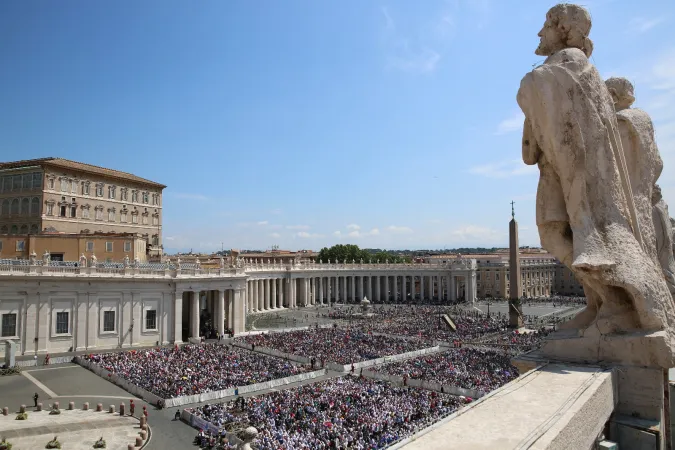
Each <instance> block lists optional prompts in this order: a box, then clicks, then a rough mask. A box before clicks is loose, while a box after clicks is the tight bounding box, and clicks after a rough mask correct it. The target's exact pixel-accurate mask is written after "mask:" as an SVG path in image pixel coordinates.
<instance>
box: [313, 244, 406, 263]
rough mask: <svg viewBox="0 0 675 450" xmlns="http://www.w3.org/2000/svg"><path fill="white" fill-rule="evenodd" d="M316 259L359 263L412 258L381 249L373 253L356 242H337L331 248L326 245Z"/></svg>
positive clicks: (404, 260)
mask: <svg viewBox="0 0 675 450" xmlns="http://www.w3.org/2000/svg"><path fill="white" fill-rule="evenodd" d="M316 259H317V261H322V262H324V263H327V262H328V261H329V260H330V262H332V263H335V262H339V263H344V262H345V260H346V261H347V262H348V263H351V262H352V261H355V262H357V263H359V262H361V260H363V262H364V263H369V262H372V263H377V262H379V263H383V262H385V261H389V262H390V263H401V262H409V261H410V258H408V257H404V256H399V255H396V254H394V253H391V252H387V251H382V250H380V251H377V252H375V253H373V252H369V251H367V250H362V249H360V248H359V246H358V245H354V244H347V245H344V244H337V245H334V246H332V247H330V248H328V247H324V248H322V249H321V250H320V251H319V255H318V256H317V257H316Z"/></svg>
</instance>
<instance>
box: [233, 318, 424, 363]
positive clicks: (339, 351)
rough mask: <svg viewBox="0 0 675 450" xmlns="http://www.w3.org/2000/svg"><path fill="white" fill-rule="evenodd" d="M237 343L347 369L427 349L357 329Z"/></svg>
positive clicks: (321, 330)
mask: <svg viewBox="0 0 675 450" xmlns="http://www.w3.org/2000/svg"><path fill="white" fill-rule="evenodd" d="M235 341H236V342H242V343H246V344H249V345H253V346H255V347H267V348H272V349H275V350H279V351H281V352H284V353H291V354H294V355H299V356H304V357H308V358H316V360H317V361H322V362H323V363H326V362H334V363H337V364H343V365H344V364H351V363H357V362H360V361H368V360H371V359H377V358H382V357H384V356H390V355H397V354H399V353H407V352H411V351H414V350H419V349H421V348H424V347H425V345H424V343H423V342H420V341H418V340H406V339H397V338H392V337H388V336H380V335H374V334H372V333H368V332H364V331H362V330H358V329H355V328H337V327H333V328H313V329H309V330H301V331H290V332H287V333H267V334H258V335H253V336H244V337H241V338H237V339H236V340H235ZM323 363H322V364H321V366H323V365H324V364H323Z"/></svg>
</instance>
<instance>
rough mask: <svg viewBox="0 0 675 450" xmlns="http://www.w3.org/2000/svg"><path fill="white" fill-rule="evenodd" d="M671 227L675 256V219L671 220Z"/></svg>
mask: <svg viewBox="0 0 675 450" xmlns="http://www.w3.org/2000/svg"><path fill="white" fill-rule="evenodd" d="M670 227H671V228H672V229H673V256H675V219H673V218H672V217H671V218H670Z"/></svg>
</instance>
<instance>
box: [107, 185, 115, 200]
mask: <svg viewBox="0 0 675 450" xmlns="http://www.w3.org/2000/svg"><path fill="white" fill-rule="evenodd" d="M116 190H117V187H115V186H108V198H111V199H114V198H115V194H116Z"/></svg>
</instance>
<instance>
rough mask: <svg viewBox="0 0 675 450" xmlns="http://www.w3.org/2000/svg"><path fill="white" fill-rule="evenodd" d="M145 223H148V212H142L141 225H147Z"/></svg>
mask: <svg viewBox="0 0 675 450" xmlns="http://www.w3.org/2000/svg"><path fill="white" fill-rule="evenodd" d="M147 224H148V213H144V214H143V225H147Z"/></svg>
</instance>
